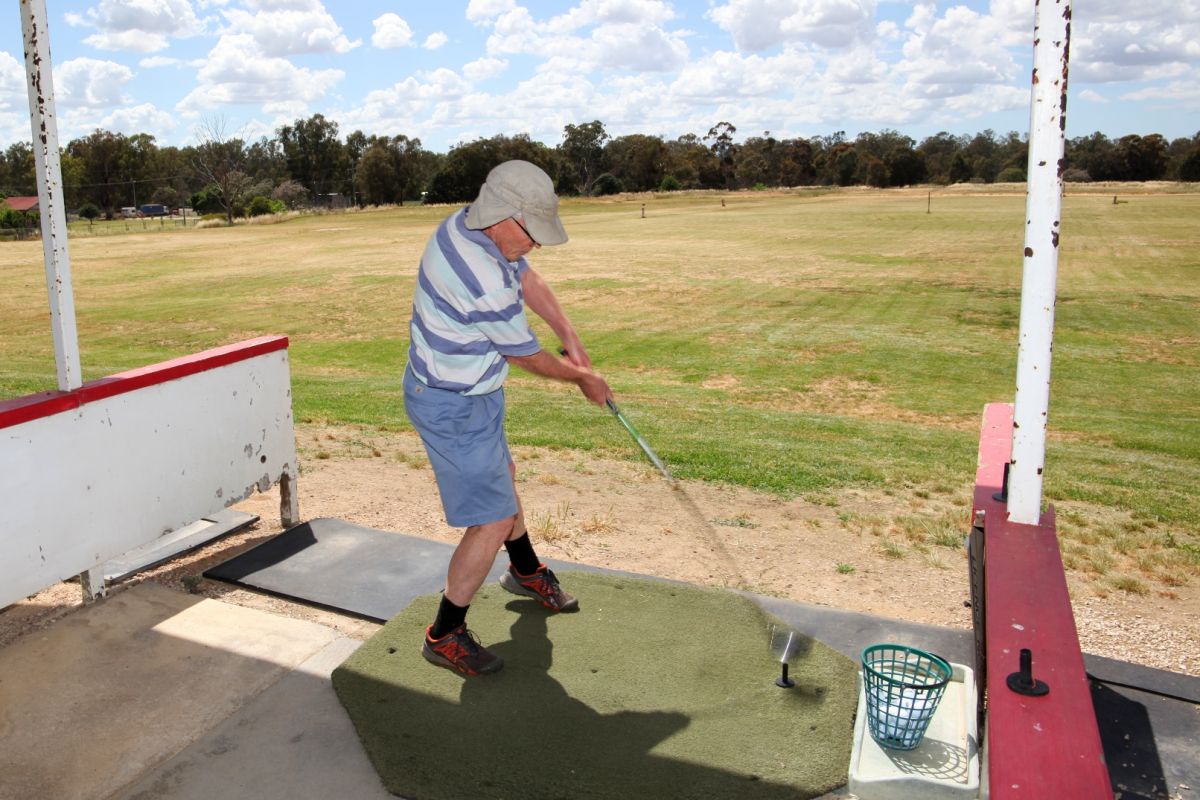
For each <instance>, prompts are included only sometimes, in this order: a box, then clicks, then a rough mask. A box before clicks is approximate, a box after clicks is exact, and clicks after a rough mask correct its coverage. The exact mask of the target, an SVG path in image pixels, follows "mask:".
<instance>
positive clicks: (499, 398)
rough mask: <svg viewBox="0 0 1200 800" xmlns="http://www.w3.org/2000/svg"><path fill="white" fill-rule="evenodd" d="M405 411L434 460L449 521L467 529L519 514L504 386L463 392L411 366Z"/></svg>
mask: <svg viewBox="0 0 1200 800" xmlns="http://www.w3.org/2000/svg"><path fill="white" fill-rule="evenodd" d="M404 410H405V411H406V412H408V418H409V420H410V421H411V422H412V425H413V427H414V428H416V430H417V433H418V434H420V435H421V442H422V443H423V444H424V445H425V452H426V453H427V454H428V455H429V463H430V464H432V465H433V474H434V476H435V477H436V478H437V485H438V492H439V493H440V494H441V496H442V509H443V510H444V511H445V512H446V522H447V523H449V524H450V525H451V526H453V527H455V528H467V527H470V526H471V525H484V524H486V523H488V522H498V521H499V520H502V519H504V518H505V517H511V516H513V515H515V514H516V513H517V492H516V489H515V488H513V480H512V475H511V473H509V471H508V465H509V464H510V463H511V462H512V455H511V454H510V453H509V450H508V441H507V440H506V439H505V437H504V390H503V389H497V390H496V391H494V392H491V393H489V394H481V395H470V396H466V395H461V394H458V393H457V392H448V391H446V390H445V389H435V388H433V387H431V386H426V385H425V384H423V383H421V382H420V381H419V380H417V378H416V377H415V376H414V375H413V373H412V370H410V369H405V370H404Z"/></svg>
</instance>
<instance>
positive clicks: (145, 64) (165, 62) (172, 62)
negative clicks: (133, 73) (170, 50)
mask: <svg viewBox="0 0 1200 800" xmlns="http://www.w3.org/2000/svg"><path fill="white" fill-rule="evenodd" d="M182 64H183V62H182V61H180V60H179V59H178V58H170V57H168V56H146V57H145V58H143V59H141V60H140V61H138V66H139V67H141V68H142V69H157V68H158V67H178V66H181V65H182Z"/></svg>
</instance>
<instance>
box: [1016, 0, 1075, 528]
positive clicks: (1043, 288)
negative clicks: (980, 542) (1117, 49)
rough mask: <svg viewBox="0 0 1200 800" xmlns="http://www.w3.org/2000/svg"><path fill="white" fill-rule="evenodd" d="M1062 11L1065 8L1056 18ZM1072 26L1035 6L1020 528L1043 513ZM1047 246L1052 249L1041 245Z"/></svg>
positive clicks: (1055, 1) (1050, 5) (1052, 9)
mask: <svg viewBox="0 0 1200 800" xmlns="http://www.w3.org/2000/svg"><path fill="white" fill-rule="evenodd" d="M1060 9H1065V10H1064V11H1062V12H1061V13H1060ZM1069 20H1070V0H1047V2H1046V3H1040V2H1039V3H1037V4H1036V9H1035V20H1034V37H1033V38H1034V68H1033V78H1032V83H1031V87H1032V88H1031V98H1030V123H1029V162H1028V169H1027V175H1028V190H1027V192H1028V193H1027V196H1026V220H1025V251H1024V252H1025V259H1024V263H1023V272H1022V279H1021V287H1022V292H1021V317H1020V335H1019V336H1018V343H1019V344H1018V350H1017V386H1016V403H1015V412H1014V421H1013V439H1012V454H1011V458H1012V461H1011V465H1010V471H1009V494H1008V512H1009V517H1010V519H1012V520H1013V521H1014V522H1020V523H1024V524H1036V523H1037V521H1038V519H1039V518H1040V514H1041V502H1042V473H1043V470H1044V465H1045V444H1046V441H1045V440H1046V427H1047V421H1048V418H1049V417H1048V411H1047V410H1048V406H1049V397H1050V362H1051V353H1052V352H1053V335H1054V309H1055V301H1054V298H1055V294H1056V283H1057V275H1058V250H1059V227H1060V225H1059V220H1060V219H1061V208H1062V181H1063V172H1064V169H1065V133H1064V131H1065V130H1066V91H1067V90H1066V86H1067V69H1068V59H1069V39H1070V26H1069ZM1060 74H1061V78H1058V77H1056V79H1055V80H1053V81H1048V80H1047V81H1043V80H1041V77H1043V76H1051V75H1052V76H1059V75H1060ZM1046 242H1049V243H1050V244H1051V245H1052V247H1045V243H1046Z"/></svg>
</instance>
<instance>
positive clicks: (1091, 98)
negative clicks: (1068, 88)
mask: <svg viewBox="0 0 1200 800" xmlns="http://www.w3.org/2000/svg"><path fill="white" fill-rule="evenodd" d="M1079 99H1080V100H1087V101H1088V102H1089V103H1107V102H1108V98H1107V97H1105V96H1104V95H1102V94H1100V93H1099V92H1094V91H1092V90H1091V89H1084V90H1083V91H1082V92H1080V93H1079Z"/></svg>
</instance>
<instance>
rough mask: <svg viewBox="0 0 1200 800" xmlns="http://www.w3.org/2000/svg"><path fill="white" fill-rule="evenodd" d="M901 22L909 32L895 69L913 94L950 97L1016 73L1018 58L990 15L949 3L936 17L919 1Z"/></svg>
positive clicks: (931, 8) (1005, 80) (1000, 82)
mask: <svg viewBox="0 0 1200 800" xmlns="http://www.w3.org/2000/svg"><path fill="white" fill-rule="evenodd" d="M905 24H906V26H907V27H908V28H909V29H910V31H911V32H910V34H909V35H908V38H907V39H906V41H905V42H904V47H903V53H904V60H903V61H902V62H900V63H898V64H897V65H896V70H897V71H898V72H899V73H901V74H903V75H905V76H906V78H907V82H908V88H909V91H910V93H912V94H915V95H920V96H926V97H937V96H942V97H952V96H957V95H960V94H967V93H970V92H973V91H975V90H976V88H977V87H979V86H987V85H993V86H1001V85H1011V84H1012V83H1013V82H1014V81H1015V80H1016V79H1017V78H1018V73H1019V69H1018V67H1017V62H1016V59H1015V58H1014V57H1013V53H1012V51H1011V50H1010V49H1009V48H1008V47H1006V46H1004V44H1003V41H1004V36H1005V33H1004V31H1003V26H1002V24H1001V23H1000V22H999V21H997V20H996V19H995V18H994V17H988V16H982V15H980V14H978V13H976V12H975V11H972V10H971V9H969V8H967V7H966V6H952V7H951V8H949V9H947V10H946V13H945V14H944V15H943V16H942V17H941V18H938V17H937V16H936V9H935V7H934V6H932V5H929V4H922V5H919V6H917V7H916V8H915V9H914V11H913V14H912V16H911V17H910V18H909V20H908V22H907V23H905Z"/></svg>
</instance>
